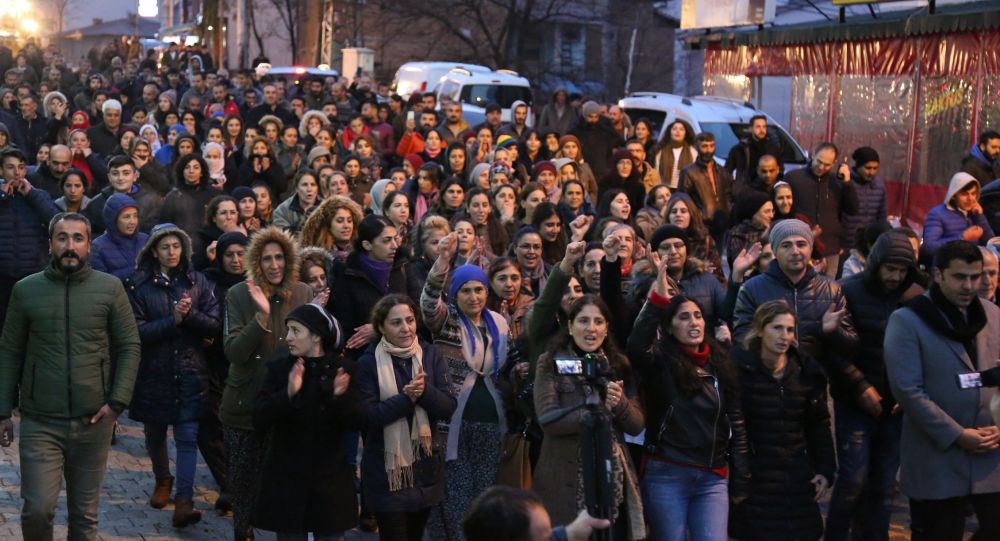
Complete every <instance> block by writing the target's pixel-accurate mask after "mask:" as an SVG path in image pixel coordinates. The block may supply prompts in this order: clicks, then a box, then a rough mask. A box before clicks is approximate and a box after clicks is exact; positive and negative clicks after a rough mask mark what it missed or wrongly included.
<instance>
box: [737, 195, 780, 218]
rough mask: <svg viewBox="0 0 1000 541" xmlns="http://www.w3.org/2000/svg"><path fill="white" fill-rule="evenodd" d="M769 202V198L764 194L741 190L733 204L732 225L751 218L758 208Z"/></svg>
mask: <svg viewBox="0 0 1000 541" xmlns="http://www.w3.org/2000/svg"><path fill="white" fill-rule="evenodd" d="M770 200H771V198H770V197H768V195H767V194H766V193H764V192H761V191H758V190H743V191H742V192H740V196H739V197H738V198H737V199H736V202H735V203H734V204H733V224H738V223H740V222H742V221H743V220H749V219H750V218H753V215H754V214H757V211H758V210H760V207H763V206H764V204H765V203H767V202H768V201H770Z"/></svg>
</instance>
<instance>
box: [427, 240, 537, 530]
mask: <svg viewBox="0 0 1000 541" xmlns="http://www.w3.org/2000/svg"><path fill="white" fill-rule="evenodd" d="M457 246H458V238H457V237H456V236H455V234H454V233H450V234H448V235H446V236H445V237H444V238H442V239H441V241H440V243H439V244H438V257H437V260H436V261H435V262H434V265H433V266H432V267H431V270H430V272H429V273H428V275H427V282H426V283H425V285H424V289H423V292H422V293H421V295H420V311H421V312H422V314H423V317H424V321H425V323H426V324H427V327H428V328H429V329H430V331H431V333H432V335H433V338H434V342H433V347H434V348H435V349H436V350H437V351H438V353H440V354H441V355H442V356H444V358H445V359H446V361H447V365H448V381H449V382H450V383H451V386H450V388H449V389H448V390H449V392H450V393H451V394H452V395H453V396H454V397H455V398H456V399H457V400H458V407H457V408H456V409H455V413H454V414H453V415H452V417H451V421H450V422H449V423H448V427H447V429H446V431H447V451H446V455H445V456H446V460H447V463H446V488H445V500H444V502H442V504H441V505H439V506H437V507H436V508H435V509H434V510H433V511H432V512H431V517H430V522H429V526H428V530H429V532H430V533H431V538H432V539H448V540H458V539H462V532H461V525H462V517H463V516H464V515H465V511H466V510H467V509H468V507H469V504H470V503H471V501H472V499H473V498H474V497H476V496H477V495H479V494H480V493H482V492H483V491H484V490H486V489H487V488H489V487H490V486H492V485H493V484H495V482H496V476H497V466H498V464H499V461H500V451H501V448H502V445H501V443H502V439H503V435H504V434H506V432H507V430H506V419H505V415H504V405H503V401H502V399H501V395H502V394H503V392H505V391H507V390H508V389H509V387H508V386H507V384H506V380H505V379H503V378H501V376H500V373H501V367H502V366H504V365H505V364H506V363H511V362H516V360H517V357H518V353H517V350H516V348H515V346H514V344H513V340H512V339H511V335H510V329H509V328H508V326H507V322H506V321H505V320H504V318H503V317H502V316H501V315H500V314H498V313H496V312H493V311H492V310H489V309H488V308H486V297H487V293H488V291H489V280H488V279H487V277H486V273H485V272H483V269H481V268H479V267H477V266H475V265H462V266H460V267H458V268H456V269H455V270H454V271H452V273H451V283H450V286H449V288H448V297H447V300H445V299H444V298H442V293H443V289H444V287H445V279H446V278H447V277H448V273H449V271H450V266H451V261H452V256H453V255H454V254H455V250H456V249H457Z"/></svg>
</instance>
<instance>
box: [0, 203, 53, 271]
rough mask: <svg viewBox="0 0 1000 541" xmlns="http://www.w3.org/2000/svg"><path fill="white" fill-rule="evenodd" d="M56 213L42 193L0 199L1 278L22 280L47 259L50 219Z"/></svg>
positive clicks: (37, 269)
mask: <svg viewBox="0 0 1000 541" xmlns="http://www.w3.org/2000/svg"><path fill="white" fill-rule="evenodd" d="M58 212H59V208H58V207H56V205H55V203H53V202H52V197H51V196H49V194H48V193H47V192H46V191H45V190H39V189H34V188H33V189H32V190H31V191H29V192H28V193H27V195H21V194H20V193H13V194H11V195H7V194H3V197H2V198H0V276H3V277H5V278H23V277H25V276H27V275H29V274H33V273H36V272H38V271H40V270H42V269H43V268H45V264H46V262H47V261H48V259H49V248H48V245H47V244H48V243H47V241H48V237H49V235H48V226H49V220H51V219H52V217H53V216H55V215H56V214H57V213H58Z"/></svg>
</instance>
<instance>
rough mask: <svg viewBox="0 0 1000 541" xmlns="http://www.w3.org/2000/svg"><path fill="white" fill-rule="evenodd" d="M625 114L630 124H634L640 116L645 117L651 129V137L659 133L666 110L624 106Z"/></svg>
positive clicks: (665, 116)
mask: <svg viewBox="0 0 1000 541" xmlns="http://www.w3.org/2000/svg"><path fill="white" fill-rule="evenodd" d="M625 114H627V115H628V118H629V120H631V121H632V124H635V123H636V121H637V120H639V119H640V118H645V119H646V120H648V121H649V123H650V124H651V126H650V127H651V129H652V133H653V137H656V136H657V134H658V133H660V128H662V127H663V121H664V120H665V119H666V118H667V113H666V111H657V110H656V109H638V108H636V107H626V108H625Z"/></svg>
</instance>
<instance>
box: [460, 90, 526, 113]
mask: <svg viewBox="0 0 1000 541" xmlns="http://www.w3.org/2000/svg"><path fill="white" fill-rule="evenodd" d="M517 100H521V101H523V102H525V103H527V104H528V106H529V107H530V106H531V89H530V88H527V87H523V86H513V85H466V86H463V87H462V95H461V98H460V101H461V102H462V103H468V104H469V105H475V106H477V107H486V104H488V103H489V102H491V101H495V102H497V103H498V104H500V107H503V108H504V109H509V108H510V106H511V104H512V103H514V102H515V101H517Z"/></svg>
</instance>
